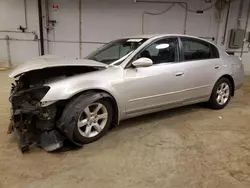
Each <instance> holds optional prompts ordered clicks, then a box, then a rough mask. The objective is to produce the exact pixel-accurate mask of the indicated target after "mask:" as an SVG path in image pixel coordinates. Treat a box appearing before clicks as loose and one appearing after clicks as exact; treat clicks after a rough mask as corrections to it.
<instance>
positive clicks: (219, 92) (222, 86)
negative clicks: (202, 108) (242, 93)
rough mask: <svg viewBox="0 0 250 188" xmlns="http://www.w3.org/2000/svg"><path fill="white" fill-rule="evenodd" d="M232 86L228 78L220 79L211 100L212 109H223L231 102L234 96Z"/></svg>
mask: <svg viewBox="0 0 250 188" xmlns="http://www.w3.org/2000/svg"><path fill="white" fill-rule="evenodd" d="M232 90H233V87H232V84H231V82H230V81H229V80H228V79H227V78H221V79H219V80H218V81H217V82H216V84H215V86H214V88H213V91H212V95H211V97H210V99H209V102H208V103H209V106H210V107H211V108H212V109H222V108H224V107H225V106H226V105H227V104H228V103H229V101H230V99H231V96H232Z"/></svg>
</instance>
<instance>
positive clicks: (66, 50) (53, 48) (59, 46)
mask: <svg viewBox="0 0 250 188" xmlns="http://www.w3.org/2000/svg"><path fill="white" fill-rule="evenodd" d="M49 45H50V54H53V55H58V56H62V57H72V58H77V57H78V55H79V48H78V46H79V44H76V43H61V42H50V43H49Z"/></svg>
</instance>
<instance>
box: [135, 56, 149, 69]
mask: <svg viewBox="0 0 250 188" xmlns="http://www.w3.org/2000/svg"><path fill="white" fill-rule="evenodd" d="M132 65H133V66H134V67H150V66H151V65H153V61H152V60H151V59H149V58H146V57H142V58H139V59H137V60H135V61H134V62H133V63H132Z"/></svg>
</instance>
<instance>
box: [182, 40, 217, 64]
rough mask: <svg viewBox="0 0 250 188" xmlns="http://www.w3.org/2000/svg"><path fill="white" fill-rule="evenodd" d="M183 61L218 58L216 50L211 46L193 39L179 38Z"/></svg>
mask: <svg viewBox="0 0 250 188" xmlns="http://www.w3.org/2000/svg"><path fill="white" fill-rule="evenodd" d="M181 42H182V52H183V60H184V61H193V60H202V59H211V58H218V56H219V55H218V50H217V48H216V47H215V46H213V45H212V44H210V43H208V42H205V41H202V40H199V39H193V38H181Z"/></svg>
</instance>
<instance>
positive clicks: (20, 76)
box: [8, 55, 106, 152]
mask: <svg viewBox="0 0 250 188" xmlns="http://www.w3.org/2000/svg"><path fill="white" fill-rule="evenodd" d="M105 68H106V65H105V64H102V63H99V62H96V61H93V60H87V59H81V60H72V59H70V60H69V59H65V58H58V57H56V56H51V55H46V56H41V57H38V58H34V59H32V60H31V61H28V62H26V63H24V64H21V65H19V66H18V67H17V68H16V69H14V70H13V71H12V72H11V73H10V75H9V77H11V78H15V83H13V84H12V88H11V95H10V98H9V100H10V102H11V123H10V127H9V131H8V132H9V133H11V132H16V134H17V136H18V138H19V146H20V149H21V151H22V152H25V151H27V150H29V146H30V145H34V144H36V145H38V146H40V147H42V148H43V149H44V150H46V151H53V150H56V149H58V148H60V147H62V146H63V142H64V140H65V139H66V137H67V139H69V140H70V141H71V142H73V143H74V141H73V139H72V138H71V137H70V136H68V135H67V133H68V132H70V131H71V130H60V127H61V126H56V125H57V122H58V121H59V120H60V117H61V115H62V113H63V110H64V107H65V105H66V104H67V102H68V100H70V98H68V97H61V98H60V99H58V98H57V92H58V95H60V93H61V92H62V89H60V88H63V87H64V84H63V83H64V80H67V79H68V78H69V77H74V76H78V75H82V74H84V73H89V72H94V71H98V70H100V69H105ZM60 81H61V82H60ZM55 82H60V83H61V84H59V86H60V87H57V86H58V85H57V84H54V86H48V83H55ZM73 82H74V81H73ZM55 88H56V89H55ZM53 89H54V90H53ZM51 90H53V97H51V96H50V97H48V98H47V99H48V100H47V99H46V100H44V98H45V97H46V96H47V95H48V94H49V93H50V92H51ZM58 127H59V128H58ZM69 129H72V127H70V128H69ZM65 135H66V136H65ZM75 144H76V143H75Z"/></svg>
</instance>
